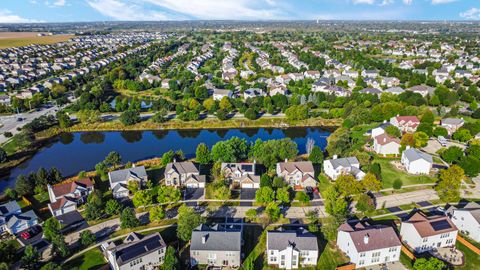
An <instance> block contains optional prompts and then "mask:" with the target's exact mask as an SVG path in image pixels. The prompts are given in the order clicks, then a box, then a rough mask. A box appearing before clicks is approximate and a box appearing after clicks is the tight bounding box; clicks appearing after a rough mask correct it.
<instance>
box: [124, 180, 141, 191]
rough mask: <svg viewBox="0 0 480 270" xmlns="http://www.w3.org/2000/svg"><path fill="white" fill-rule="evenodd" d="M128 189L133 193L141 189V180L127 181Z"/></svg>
mask: <svg viewBox="0 0 480 270" xmlns="http://www.w3.org/2000/svg"><path fill="white" fill-rule="evenodd" d="M127 189H128V191H130V192H131V193H135V192H137V191H138V190H140V182H139V181H135V180H130V181H128V183H127Z"/></svg>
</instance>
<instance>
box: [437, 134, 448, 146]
mask: <svg viewBox="0 0 480 270" xmlns="http://www.w3.org/2000/svg"><path fill="white" fill-rule="evenodd" d="M438 142H439V143H440V145H441V146H442V147H447V139H445V137H443V136H438Z"/></svg>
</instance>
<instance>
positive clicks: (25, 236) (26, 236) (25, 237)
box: [20, 232, 32, 240]
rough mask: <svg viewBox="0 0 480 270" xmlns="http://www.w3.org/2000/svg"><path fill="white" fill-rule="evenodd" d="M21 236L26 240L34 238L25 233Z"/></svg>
mask: <svg viewBox="0 0 480 270" xmlns="http://www.w3.org/2000/svg"><path fill="white" fill-rule="evenodd" d="M20 236H21V237H22V238H23V239H25V240H27V239H30V237H32V236H31V235H30V234H29V233H28V232H23V233H21V234H20Z"/></svg>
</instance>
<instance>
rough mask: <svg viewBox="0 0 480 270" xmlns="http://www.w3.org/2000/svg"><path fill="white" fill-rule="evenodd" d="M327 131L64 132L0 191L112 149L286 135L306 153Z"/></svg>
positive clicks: (145, 153) (160, 148)
mask: <svg viewBox="0 0 480 270" xmlns="http://www.w3.org/2000/svg"><path fill="white" fill-rule="evenodd" d="M329 135H330V132H329V131H327V130H325V129H323V128H320V127H314V128H288V129H275V128H253V129H215V130H169V131H167V130H155V131H122V132H120V131H114V132H76V133H65V134H61V135H59V136H57V137H55V138H54V139H53V140H52V142H51V143H50V144H49V145H47V146H46V147H44V148H43V149H41V150H40V151H38V152H37V153H36V154H35V155H34V156H33V157H32V158H31V159H30V160H28V161H26V162H24V163H22V164H20V165H19V166H18V167H16V168H14V169H13V170H11V172H10V175H8V176H5V177H3V179H2V180H3V181H0V192H1V191H3V190H5V189H6V188H7V187H14V185H15V179H16V178H17V176H18V175H20V174H28V173H30V172H35V171H37V170H38V169H39V168H40V167H44V168H46V169H50V168H51V167H56V168H58V169H59V170H60V171H61V172H62V175H63V176H71V175H75V174H77V173H78V172H80V171H89V170H93V169H94V168H95V164H97V163H99V162H100V161H102V160H103V159H104V158H105V156H106V155H107V154H108V153H109V152H111V151H117V152H119V153H120V155H121V156H122V158H123V160H122V161H123V162H128V161H139V160H144V159H149V158H153V157H160V156H162V155H163V153H165V152H167V151H169V150H174V151H176V150H182V151H183V152H184V153H185V156H186V157H187V158H192V157H195V150H196V148H197V145H198V144H199V143H202V142H203V143H205V144H207V145H208V146H209V147H211V146H212V145H214V144H215V143H216V142H218V141H222V140H227V139H229V138H231V137H234V136H236V137H240V138H245V139H247V141H249V142H254V141H255V140H257V139H261V140H270V139H281V138H285V137H288V138H291V139H292V140H294V141H295V142H296V143H297V144H298V150H299V153H305V151H306V150H305V145H306V142H307V140H308V138H312V139H313V140H314V141H315V144H316V145H318V146H320V147H321V148H322V149H325V146H326V145H327V137H328V136H329Z"/></svg>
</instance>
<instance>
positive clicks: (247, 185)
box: [242, 183, 253, 188]
mask: <svg viewBox="0 0 480 270" xmlns="http://www.w3.org/2000/svg"><path fill="white" fill-rule="evenodd" d="M242 188H253V183H242Z"/></svg>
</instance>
